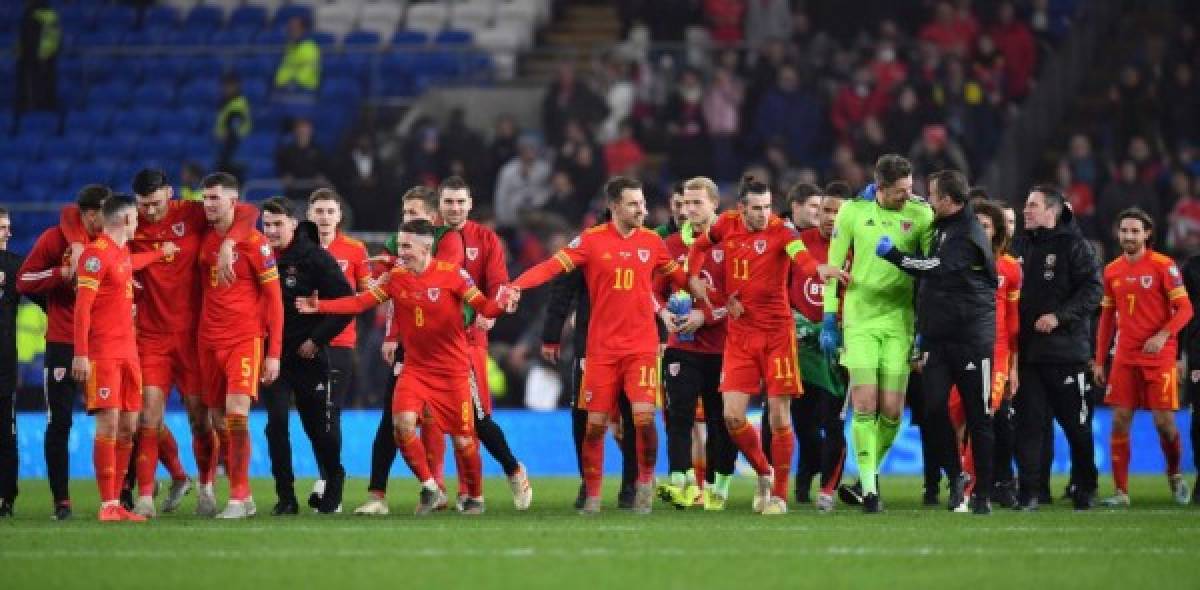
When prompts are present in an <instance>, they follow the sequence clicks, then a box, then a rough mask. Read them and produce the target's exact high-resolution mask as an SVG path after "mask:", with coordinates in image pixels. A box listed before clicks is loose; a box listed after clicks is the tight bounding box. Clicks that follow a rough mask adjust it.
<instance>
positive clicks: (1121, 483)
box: [1092, 208, 1192, 506]
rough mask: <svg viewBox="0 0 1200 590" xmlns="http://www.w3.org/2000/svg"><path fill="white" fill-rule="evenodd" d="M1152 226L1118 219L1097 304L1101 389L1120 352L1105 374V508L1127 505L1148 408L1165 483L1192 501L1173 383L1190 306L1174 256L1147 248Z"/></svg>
mask: <svg viewBox="0 0 1200 590" xmlns="http://www.w3.org/2000/svg"><path fill="white" fill-rule="evenodd" d="M1153 233H1154V221H1153V220H1151V219H1150V216H1149V215H1147V214H1146V212H1145V211H1142V210H1141V209H1137V208H1132V209H1126V210H1124V211H1122V212H1121V213H1120V214H1119V215H1117V239H1118V241H1119V242H1120V244H1121V256H1120V257H1119V258H1117V259H1116V260H1114V261H1112V262H1110V263H1109V264H1108V266H1106V267H1105V268H1104V299H1102V300H1101V301H1100V326H1099V328H1097V330H1096V358H1095V364H1094V365H1093V367H1092V374H1093V375H1094V376H1095V378H1096V383H1098V384H1100V385H1101V386H1103V385H1104V384H1105V382H1106V379H1105V375H1104V364H1105V357H1106V356H1107V355H1108V351H1109V350H1110V349H1109V347H1110V345H1111V344H1112V338H1113V331H1114V329H1115V330H1116V332H1117V333H1118V334H1119V336H1118V337H1117V344H1116V352H1115V353H1114V354H1113V361H1112V367H1111V369H1110V370H1109V374H1108V379H1107V383H1108V393H1107V394H1105V396H1104V403H1106V404H1108V405H1109V406H1111V407H1112V409H1113V414H1112V422H1113V423H1112V438H1111V440H1110V444H1111V447H1112V468H1113V482H1114V483H1115V484H1116V488H1117V493H1116V494H1115V495H1114V496H1113V497H1111V498H1108V499H1106V500H1105V501H1104V504H1105V505H1107V506H1128V505H1129V452H1130V449H1129V425H1130V423H1131V422H1132V421H1133V412H1134V411H1135V410H1138V409H1147V410H1150V413H1151V414H1152V415H1153V416H1154V427H1155V429H1157V430H1158V441H1159V444H1160V445H1161V446H1162V451H1163V455H1164V456H1165V457H1166V459H1167V483H1168V484H1170V486H1171V492H1172V494H1173V495H1174V496H1175V501H1176V502H1177V503H1179V504H1187V503H1188V501H1189V499H1190V498H1189V494H1188V486H1187V482H1185V481H1184V479H1183V475H1182V474H1181V473H1180V472H1179V460H1180V455H1181V454H1182V450H1181V445H1182V442H1181V441H1182V439H1181V438H1180V436H1179V429H1178V428H1177V427H1176V426H1175V414H1174V412H1175V410H1178V409H1179V395H1178V389H1179V382H1178V379H1177V377H1176V368H1175V353H1176V350H1177V349H1178V342H1177V341H1176V336H1177V335H1178V334H1179V330H1180V329H1182V328H1183V327H1184V326H1186V325H1187V322H1188V320H1189V319H1191V317H1192V304H1191V303H1190V302H1189V301H1188V296H1187V291H1186V290H1185V289H1184V286H1183V276H1182V275H1181V274H1180V273H1179V268H1178V267H1176V266H1175V262H1174V261H1173V260H1171V258H1170V257H1168V256H1166V255H1164V254H1159V253H1158V252H1155V251H1154V250H1151V249H1150V248H1149V247H1147V245H1146V244H1147V243H1148V242H1149V241H1150V236H1151V235H1152V234H1153Z"/></svg>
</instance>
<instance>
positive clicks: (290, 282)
mask: <svg viewBox="0 0 1200 590" xmlns="http://www.w3.org/2000/svg"><path fill="white" fill-rule="evenodd" d="M283 284H284V286H286V287H287V288H289V289H295V288H296V277H294V276H291V275H288V278H286V279H283Z"/></svg>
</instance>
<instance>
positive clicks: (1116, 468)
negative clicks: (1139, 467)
mask: <svg viewBox="0 0 1200 590" xmlns="http://www.w3.org/2000/svg"><path fill="white" fill-rule="evenodd" d="M1109 445H1110V449H1109V453H1110V454H1111V455H1112V475H1113V484H1115V485H1116V486H1117V491H1118V492H1122V493H1126V494H1127V493H1129V435H1128V434H1115V433H1114V434H1113V435H1112V438H1111V439H1110V440H1109Z"/></svg>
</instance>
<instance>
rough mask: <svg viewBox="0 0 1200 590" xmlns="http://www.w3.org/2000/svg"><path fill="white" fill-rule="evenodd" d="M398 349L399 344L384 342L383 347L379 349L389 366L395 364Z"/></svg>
mask: <svg viewBox="0 0 1200 590" xmlns="http://www.w3.org/2000/svg"><path fill="white" fill-rule="evenodd" d="M397 348H400V343H399V342H384V343H383V346H380V347H379V354H380V355H382V356H383V362H385V363H387V364H389V365H390V364H393V363H395V362H396V349H397Z"/></svg>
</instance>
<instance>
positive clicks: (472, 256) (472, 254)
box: [466, 248, 479, 260]
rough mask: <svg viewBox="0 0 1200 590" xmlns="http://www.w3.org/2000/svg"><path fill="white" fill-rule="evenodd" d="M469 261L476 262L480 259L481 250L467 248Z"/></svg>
mask: <svg viewBox="0 0 1200 590" xmlns="http://www.w3.org/2000/svg"><path fill="white" fill-rule="evenodd" d="M466 252H467V260H475V259H476V258H478V257H479V248H467V251H466Z"/></svg>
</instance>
